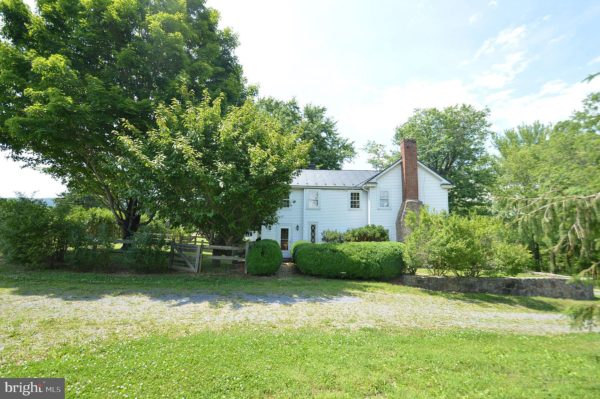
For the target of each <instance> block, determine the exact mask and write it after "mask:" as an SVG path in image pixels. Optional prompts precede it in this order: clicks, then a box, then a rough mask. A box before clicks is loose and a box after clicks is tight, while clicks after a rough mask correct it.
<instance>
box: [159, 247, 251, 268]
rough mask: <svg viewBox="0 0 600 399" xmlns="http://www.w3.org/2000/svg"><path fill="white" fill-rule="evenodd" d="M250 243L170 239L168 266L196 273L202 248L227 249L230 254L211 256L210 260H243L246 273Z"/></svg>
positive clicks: (200, 260) (200, 265) (199, 265)
mask: <svg viewBox="0 0 600 399" xmlns="http://www.w3.org/2000/svg"><path fill="white" fill-rule="evenodd" d="M249 246H250V243H249V242H246V243H245V244H244V245H243V246H228V245H209V244H205V243H201V244H200V245H197V244H185V243H181V242H179V243H177V242H174V241H171V256H170V261H169V267H170V268H172V269H175V270H180V271H185V272H194V273H198V272H200V271H202V255H203V252H204V250H210V251H212V250H215V249H216V250H220V251H229V252H230V253H231V255H216V256H214V255H213V256H211V259H212V260H219V261H221V260H231V261H238V262H244V273H247V268H246V256H247V255H248V249H249Z"/></svg>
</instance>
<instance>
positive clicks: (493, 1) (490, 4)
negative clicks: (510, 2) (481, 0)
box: [488, 0, 498, 8]
mask: <svg viewBox="0 0 600 399" xmlns="http://www.w3.org/2000/svg"><path fill="white" fill-rule="evenodd" d="M488 6H489V7H492V8H494V7H497V6H498V2H497V1H496V0H492V1H490V2H489V3H488Z"/></svg>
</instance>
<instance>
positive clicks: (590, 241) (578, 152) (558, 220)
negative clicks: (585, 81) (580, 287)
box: [494, 93, 600, 274]
mask: <svg viewBox="0 0 600 399" xmlns="http://www.w3.org/2000/svg"><path fill="white" fill-rule="evenodd" d="M599 106H600V95H599V93H594V94H592V95H590V96H589V97H588V98H587V99H586V100H585V101H584V107H583V110H582V111H579V112H576V113H575V114H574V115H573V117H572V118H570V119H569V120H567V121H564V122H560V123H558V124H557V125H556V126H555V127H553V128H552V127H550V126H543V125H540V124H534V125H532V126H521V127H519V128H518V129H513V130H509V131H507V132H506V133H505V134H504V135H502V136H499V137H496V138H495V140H494V142H495V145H496V148H497V149H498V152H499V156H498V179H497V186H496V188H495V192H494V194H495V198H496V205H497V207H498V209H499V210H500V212H501V214H502V215H504V216H505V217H507V218H508V219H509V220H512V221H513V222H515V224H516V225H517V226H518V227H519V229H520V231H521V233H522V234H523V237H525V238H526V239H528V240H529V242H530V243H531V242H533V243H535V246H537V247H539V249H538V250H539V252H541V255H547V256H548V258H546V259H548V260H549V262H548V263H549V265H550V270H551V271H567V272H576V271H579V270H581V269H582V268H590V271H591V272H592V273H594V274H597V273H598V269H597V267H598V262H599V261H600V256H599V255H598V254H599V252H600V217H599V215H600V166H599V165H600V134H599V133H600V115H599V112H598V110H599V109H600V107H599ZM534 253H535V251H534ZM538 256H539V255H538ZM538 260H539V261H542V259H538ZM540 265H541V266H543V264H542V263H540Z"/></svg>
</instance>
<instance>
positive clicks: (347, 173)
mask: <svg viewBox="0 0 600 399" xmlns="http://www.w3.org/2000/svg"><path fill="white" fill-rule="evenodd" d="M377 173H379V172H377V171H376V170H319V169H302V170H301V171H300V174H299V175H298V176H296V177H295V178H294V180H293V181H292V187H294V186H296V187H359V186H360V185H361V184H362V183H364V182H365V181H366V180H368V179H370V178H371V177H373V176H375V175H376V174H377Z"/></svg>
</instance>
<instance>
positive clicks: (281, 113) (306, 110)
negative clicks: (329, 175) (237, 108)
mask: <svg viewBox="0 0 600 399" xmlns="http://www.w3.org/2000/svg"><path fill="white" fill-rule="evenodd" d="M258 106H259V107H260V108H261V109H263V110H265V111H266V112H268V113H269V114H270V115H272V116H273V117H275V118H277V119H278V120H279V121H280V123H281V124H282V125H283V128H284V129H285V130H286V131H288V132H292V133H297V134H299V135H300V139H301V140H303V141H306V142H311V143H312V146H311V149H310V154H309V163H311V164H313V165H314V166H315V168H317V169H341V168H342V165H343V164H344V162H347V161H350V160H352V159H353V158H354V156H355V155H356V151H355V150H354V144H353V143H352V142H351V141H350V140H348V139H346V138H344V137H342V136H340V134H339V132H338V131H337V127H336V122H335V121H334V120H333V119H331V118H330V117H328V116H327V109H326V108H325V107H321V106H317V105H312V104H307V105H305V106H304V107H303V108H302V107H300V105H299V104H298V102H297V101H296V100H295V99H292V100H290V101H281V100H277V99H274V98H272V97H267V98H262V99H260V100H259V101H258Z"/></svg>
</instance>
